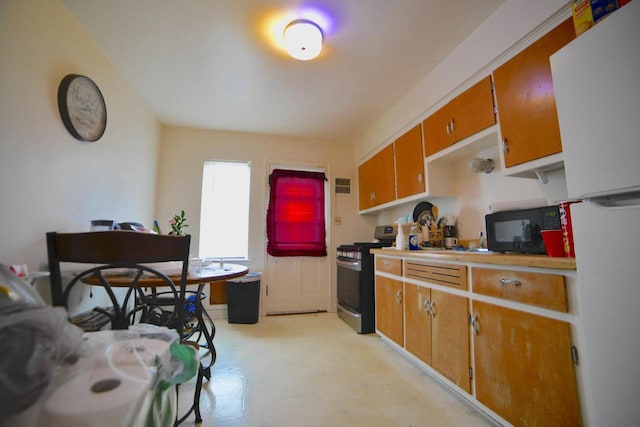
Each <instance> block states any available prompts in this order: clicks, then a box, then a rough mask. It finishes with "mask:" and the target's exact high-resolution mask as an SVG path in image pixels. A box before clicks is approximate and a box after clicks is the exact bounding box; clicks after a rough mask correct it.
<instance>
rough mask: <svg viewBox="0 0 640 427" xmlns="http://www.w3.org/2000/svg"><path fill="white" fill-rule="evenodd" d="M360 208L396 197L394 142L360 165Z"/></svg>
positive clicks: (389, 200) (369, 206) (372, 205)
mask: <svg viewBox="0 0 640 427" xmlns="http://www.w3.org/2000/svg"><path fill="white" fill-rule="evenodd" d="M358 186H359V202H360V210H363V209H368V208H372V207H374V206H378V205H381V204H384V203H387V202H391V201H393V200H395V199H396V188H395V166H394V158H393V144H389V145H388V146H387V147H385V148H384V149H383V150H382V151H380V152H378V153H376V154H375V155H374V156H373V157H371V158H370V159H369V160H367V161H366V162H364V163H363V164H362V165H360V166H359V167H358Z"/></svg>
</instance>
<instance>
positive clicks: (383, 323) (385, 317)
mask: <svg viewBox="0 0 640 427" xmlns="http://www.w3.org/2000/svg"><path fill="white" fill-rule="evenodd" d="M402 312H403V294H402V282H401V281H398V280H394V279H389V278H388V277H382V276H376V329H377V330H379V331H380V332H381V333H383V334H384V335H385V336H386V337H387V338H389V339H391V340H393V341H395V342H396V343H397V344H398V345H399V346H401V347H404V327H403V319H402Z"/></svg>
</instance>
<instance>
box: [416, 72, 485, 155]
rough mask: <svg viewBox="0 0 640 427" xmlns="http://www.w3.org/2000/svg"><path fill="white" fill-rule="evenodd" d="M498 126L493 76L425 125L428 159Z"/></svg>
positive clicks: (446, 106)
mask: <svg viewBox="0 0 640 427" xmlns="http://www.w3.org/2000/svg"><path fill="white" fill-rule="evenodd" d="M494 124H496V115H495V111H494V107H493V90H492V88H491V76H487V77H485V78H484V79H482V80H480V81H479V82H478V83H476V84H475V85H473V86H471V87H470V88H469V89H467V90H465V91H464V92H462V93H461V94H460V95H458V96H456V97H455V98H453V99H452V100H451V101H449V103H448V104H446V105H445V106H443V107H442V108H440V109H439V110H438V111H436V112H435V113H433V114H432V115H431V116H429V117H427V118H426V119H425V120H424V121H423V122H422V129H423V132H424V155H425V157H428V156H430V155H432V154H435V153H437V152H438V151H440V150H442V149H444V148H447V147H448V146H450V145H451V144H454V143H456V142H458V141H460V140H462V139H464V138H467V137H469V136H471V135H473V134H474V133H476V132H479V131H481V130H483V129H486V128H488V127H489V126H492V125H494Z"/></svg>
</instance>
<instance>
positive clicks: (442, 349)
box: [405, 283, 471, 393]
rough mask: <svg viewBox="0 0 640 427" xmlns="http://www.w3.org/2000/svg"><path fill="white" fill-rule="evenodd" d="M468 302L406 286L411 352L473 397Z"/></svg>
mask: <svg viewBox="0 0 640 427" xmlns="http://www.w3.org/2000/svg"><path fill="white" fill-rule="evenodd" d="M468 312H469V300H468V299H467V298H464V297H461V296H458V295H453V294H450V293H447V292H442V291H439V290H435V289H430V288H427V287H424V286H419V285H414V284H411V283H405V318H406V319H405V321H406V342H405V348H406V350H407V351H408V352H410V353H411V354H413V355H414V356H416V357H418V358H419V359H420V360H422V361H423V362H425V363H426V364H428V365H430V366H431V367H432V368H433V369H435V370H436V371H438V372H439V373H440V374H442V375H443V376H444V377H445V378H447V379H448V380H450V381H451V382H453V383H454V384H456V385H457V386H458V387H460V388H461V389H463V390H464V391H466V392H467V393H471V379H470V378H469V367H470V361H469V325H468V321H467V314H468Z"/></svg>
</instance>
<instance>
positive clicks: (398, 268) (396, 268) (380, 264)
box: [376, 257, 402, 276]
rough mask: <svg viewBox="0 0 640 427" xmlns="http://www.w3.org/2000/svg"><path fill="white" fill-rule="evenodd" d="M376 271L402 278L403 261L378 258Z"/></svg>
mask: <svg viewBox="0 0 640 427" xmlns="http://www.w3.org/2000/svg"><path fill="white" fill-rule="evenodd" d="M376 271H384V272H385V273H389V274H395V275H397V276H402V260H401V259H399V258H378V257H376Z"/></svg>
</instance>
